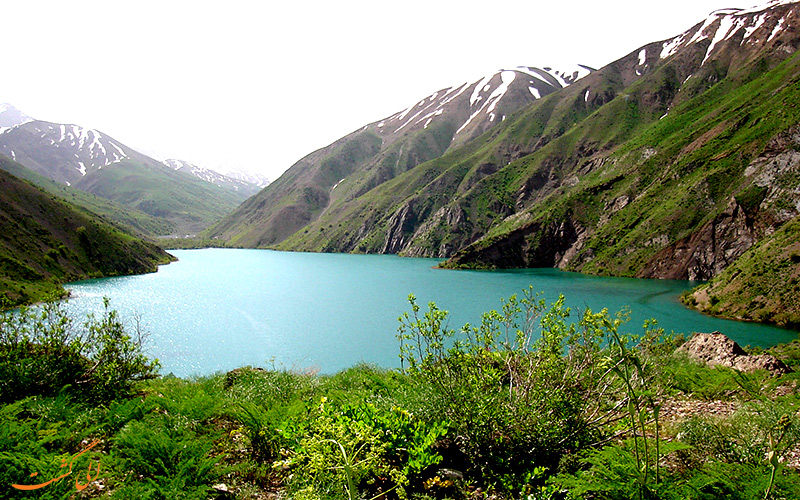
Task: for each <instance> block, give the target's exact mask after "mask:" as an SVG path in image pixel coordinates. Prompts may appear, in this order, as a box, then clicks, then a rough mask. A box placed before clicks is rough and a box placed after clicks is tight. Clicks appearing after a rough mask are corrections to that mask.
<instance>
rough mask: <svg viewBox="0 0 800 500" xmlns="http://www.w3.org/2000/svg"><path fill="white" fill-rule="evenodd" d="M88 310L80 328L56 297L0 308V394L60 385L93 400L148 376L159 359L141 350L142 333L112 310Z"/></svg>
mask: <svg viewBox="0 0 800 500" xmlns="http://www.w3.org/2000/svg"><path fill="white" fill-rule="evenodd" d="M104 305H105V311H104V313H103V314H102V315H101V316H100V317H95V316H90V317H89V318H88V320H87V321H86V323H85V325H84V327H83V328H80V327H79V326H78V325H77V324H76V321H75V320H74V319H73V318H72V317H71V316H69V314H68V313H67V312H66V310H65V308H64V307H63V305H62V304H61V303H59V302H50V303H45V304H43V305H41V306H39V307H38V308H22V309H21V310H19V311H16V312H7V311H6V312H1V313H0V355H2V356H0V380H1V381H0V400H3V401H6V402H8V401H14V400H16V399H20V398H22V397H26V396H31V395H52V394H55V393H57V392H59V391H60V390H61V389H62V388H64V387H65V386H71V387H72V390H75V391H79V392H80V393H81V394H83V395H84V396H86V397H89V398H91V399H93V400H95V401H110V400H113V399H115V398H117V397H119V396H122V395H124V394H125V393H126V392H127V391H128V390H130V388H131V387H132V386H133V384H134V383H135V382H137V381H140V380H145V379H149V378H153V377H155V376H156V373H157V371H158V368H159V364H158V360H152V361H151V360H150V359H148V357H147V356H146V355H145V354H144V344H145V341H146V334H145V333H144V332H143V331H142V330H141V328H139V327H138V325H137V326H136V328H135V329H134V331H133V332H132V333H129V332H128V329H127V328H126V327H125V325H124V324H123V323H122V321H121V319H120V318H119V315H118V314H117V312H116V311H113V310H110V309H109V301H108V299H105V301H104Z"/></svg>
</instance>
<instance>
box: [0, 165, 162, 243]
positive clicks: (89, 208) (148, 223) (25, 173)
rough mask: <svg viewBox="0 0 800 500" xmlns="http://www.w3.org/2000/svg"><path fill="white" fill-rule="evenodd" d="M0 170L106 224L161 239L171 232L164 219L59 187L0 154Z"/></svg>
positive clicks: (58, 184)
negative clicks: (33, 185) (67, 202)
mask: <svg viewBox="0 0 800 500" xmlns="http://www.w3.org/2000/svg"><path fill="white" fill-rule="evenodd" d="M0 169H2V170H5V171H6V172H9V173H10V174H12V175H14V176H16V177H18V178H20V179H23V180H26V181H28V182H31V183H33V184H35V185H36V186H38V187H40V188H42V189H44V190H45V191H47V192H48V193H49V194H51V195H53V196H56V197H58V198H62V199H64V200H68V201H69V202H70V203H71V204H73V205H75V206H76V207H79V208H81V209H83V210H84V211H85V212H86V213H87V215H88V214H91V216H100V218H101V219H103V220H105V221H107V222H111V223H113V224H116V225H120V226H122V227H124V228H130V229H133V230H135V231H138V232H139V233H141V234H142V235H145V236H151V237H154V236H165V235H168V234H171V233H172V232H173V231H174V230H175V225H174V224H173V223H171V222H169V221H167V220H165V219H161V218H158V217H154V216H152V215H149V214H146V213H144V212H142V211H140V210H136V209H133V208H131V207H125V206H122V205H119V204H116V203H114V202H112V201H110V200H106V199H105V198H100V197H98V196H95V195H93V194H91V193H87V192H85V191H81V190H80V189H76V188H72V187H70V186H66V185H64V184H60V183H58V182H56V181H54V180H52V179H49V178H47V177H45V176H43V175H40V174H37V173H36V172H34V171H33V170H30V169H28V168H26V167H24V166H23V165H21V164H19V163H17V162H15V161H12V160H11V159H10V158H7V157H5V156H2V155H0Z"/></svg>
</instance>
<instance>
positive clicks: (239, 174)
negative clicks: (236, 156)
mask: <svg viewBox="0 0 800 500" xmlns="http://www.w3.org/2000/svg"><path fill="white" fill-rule="evenodd" d="M219 172H221V173H222V174H223V175H225V176H226V177H230V178H231V179H236V180H238V181H243V182H247V183H250V184H255V185H256V186H258V187H259V188H262V189H263V188H265V187H267V186H268V185H269V179H268V178H267V177H265V176H263V175H261V174H258V173H254V172H249V171H246V170H244V169H241V168H236V167H233V168H225V169H220V170H219Z"/></svg>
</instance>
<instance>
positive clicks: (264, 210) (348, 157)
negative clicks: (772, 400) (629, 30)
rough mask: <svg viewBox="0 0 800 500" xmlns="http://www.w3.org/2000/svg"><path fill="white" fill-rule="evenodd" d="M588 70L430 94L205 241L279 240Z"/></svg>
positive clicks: (312, 159) (321, 159)
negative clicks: (218, 239) (327, 211)
mask: <svg viewBox="0 0 800 500" xmlns="http://www.w3.org/2000/svg"><path fill="white" fill-rule="evenodd" d="M589 72H590V69H589V68H585V67H577V68H575V69H572V70H570V71H566V72H565V71H560V70H553V69H549V70H545V69H538V68H530V67H519V68H516V69H514V70H510V71H500V72H498V73H495V74H492V75H488V76H486V77H484V78H483V79H482V80H479V81H477V82H473V83H471V84H470V83H463V84H460V85H456V86H453V87H449V88H446V89H442V90H440V91H438V92H434V93H433V94H431V95H430V96H427V97H426V98H424V99H422V100H420V101H417V102H415V103H414V104H413V105H411V106H410V107H408V108H407V109H405V110H403V111H401V112H399V113H396V114H394V115H392V116H390V117H388V118H385V119H383V120H380V121H377V122H374V123H371V124H369V125H366V126H364V127H363V128H361V129H359V130H357V131H355V132H353V133H351V134H349V135H348V136H346V137H343V138H342V139H340V140H338V141H336V142H335V143H333V144H331V145H330V146H327V147H326V148H323V149H320V150H318V151H315V152H314V153H311V154H310V155H308V156H306V157H305V158H303V159H301V160H300V161H299V162H297V163H296V164H295V165H293V166H292V167H291V168H290V169H289V170H287V171H286V173H284V174H283V175H282V176H281V177H280V178H279V179H278V180H276V181H275V182H273V183H271V184H270V185H269V186H267V187H266V188H265V189H264V190H263V191H262V192H261V193H259V194H258V195H257V196H254V197H253V198H251V199H249V200H247V202H245V203H244V204H243V205H242V206H241V207H239V209H237V210H236V212H234V213H233V214H231V215H230V216H228V217H226V218H225V219H223V220H222V221H221V222H220V223H219V224H217V225H216V226H215V227H214V228H213V229H212V230H211V231H210V232H209V233H208V235H209V236H211V237H213V238H221V239H226V240H229V241H230V242H231V243H233V244H236V245H241V246H264V245H272V244H275V243H278V242H281V241H283V240H284V239H285V238H287V237H289V236H290V235H292V234H294V233H296V232H297V231H299V230H301V229H303V228H304V227H305V226H307V225H308V224H310V223H312V222H313V221H315V220H316V219H317V218H319V217H320V216H321V215H322V214H323V213H324V212H325V211H326V210H329V209H331V208H333V207H335V206H337V205H338V204H341V203H347V202H348V201H349V200H352V199H356V198H358V197H361V196H362V195H364V194H365V193H368V192H369V191H370V190H372V189H374V188H375V187H377V186H380V185H381V184H383V183H384V182H386V181H388V180H390V179H392V178H394V177H396V176H398V175H401V174H402V173H404V172H407V171H409V170H411V169H414V168H415V167H416V166H417V165H420V164H422V163H424V162H426V161H429V160H432V159H435V158H439V157H440V156H442V154H444V153H445V152H446V151H448V150H450V149H452V148H455V147H457V146H458V145H459V144H466V143H468V142H469V141H470V140H472V139H473V138H475V137H477V136H479V135H480V134H482V133H484V132H485V131H486V130H489V129H491V128H493V127H495V126H497V125H498V124H500V123H502V122H503V120H505V119H506V117H507V116H508V115H510V114H511V113H513V112H514V111H516V110H517V109H520V108H521V107H524V106H526V105H528V104H530V103H532V102H535V101H536V100H537V99H539V98H542V97H544V96H546V95H548V94H550V93H552V92H554V91H556V90H558V89H560V88H562V87H563V86H565V85H568V84H569V83H571V82H574V81H576V80H577V79H578V78H580V77H582V76H584V75H585V74H587V73H589Z"/></svg>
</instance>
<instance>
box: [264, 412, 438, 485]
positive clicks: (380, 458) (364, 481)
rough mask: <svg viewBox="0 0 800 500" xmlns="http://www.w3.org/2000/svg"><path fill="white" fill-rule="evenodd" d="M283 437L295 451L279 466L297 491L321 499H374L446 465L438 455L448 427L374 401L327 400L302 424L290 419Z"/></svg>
mask: <svg viewBox="0 0 800 500" xmlns="http://www.w3.org/2000/svg"><path fill="white" fill-rule="evenodd" d="M280 431H281V435H282V438H283V440H284V442H285V443H287V444H288V445H289V446H290V447H291V448H292V449H293V450H294V451H293V452H292V453H290V454H289V457H288V458H287V459H285V460H283V461H278V462H276V463H275V466H276V467H288V468H289V469H290V470H291V471H292V472H293V474H294V476H295V478H296V479H295V482H294V485H293V489H295V490H296V491H303V490H305V491H307V492H308V488H313V489H314V491H315V492H316V493H315V494H317V495H320V496H321V497H327V496H330V495H335V494H337V493H341V492H346V493H347V496H348V498H355V497H356V496H357V495H359V494H360V493H359V492H371V493H372V494H373V495H376V494H381V493H384V494H385V493H388V492H389V491H392V490H395V489H397V490H398V491H397V494H399V495H400V496H404V495H405V493H404V491H405V487H406V486H408V485H409V484H410V481H412V480H416V479H418V478H419V477H420V476H421V474H422V473H423V472H424V471H426V470H427V469H428V468H429V467H430V466H433V465H436V464H437V463H439V462H440V461H441V458H442V457H441V456H440V455H438V453H436V451H434V449H433V446H434V444H435V443H436V442H437V440H438V439H439V438H440V437H442V436H444V434H445V433H446V426H445V425H444V424H434V425H429V424H425V423H423V422H421V421H419V420H418V419H415V418H414V417H413V416H412V415H411V414H410V413H409V412H407V411H405V410H402V409H400V408H396V407H395V408H392V409H391V410H389V411H384V410H380V409H378V408H376V407H375V406H374V405H372V404H369V403H360V404H358V405H351V404H349V403H336V402H333V401H329V400H328V399H327V398H326V397H322V398H321V400H320V402H319V404H318V405H316V406H313V407H309V408H307V414H306V416H305V418H303V419H302V420H294V421H287V422H285V423H284V424H283V425H282V428H281V429H280Z"/></svg>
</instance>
